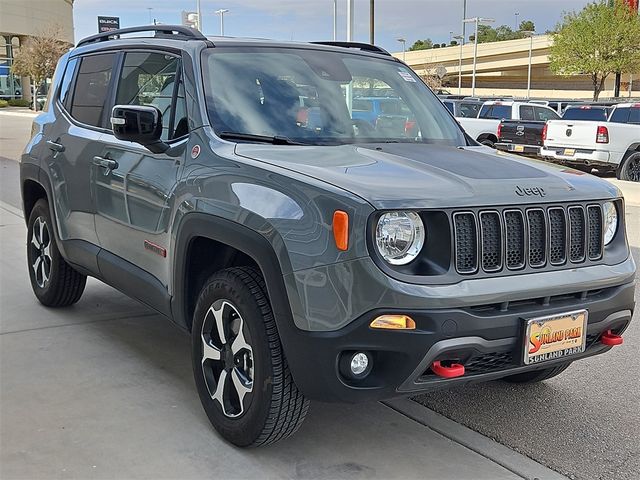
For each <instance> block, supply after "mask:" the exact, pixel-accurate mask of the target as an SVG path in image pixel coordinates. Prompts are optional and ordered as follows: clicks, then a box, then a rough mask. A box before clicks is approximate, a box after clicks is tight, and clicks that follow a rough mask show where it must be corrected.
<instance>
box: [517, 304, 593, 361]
mask: <svg viewBox="0 0 640 480" xmlns="http://www.w3.org/2000/svg"><path fill="white" fill-rule="evenodd" d="M586 333H587V311H586V310H580V311H577V312H570V313H565V314H561V315H553V316H550V317H539V318H532V319H530V320H528V321H527V328H526V336H525V342H526V343H525V352H524V363H525V364H527V365H530V364H533V363H540V362H544V361H547V360H553V359H556V358H560V357H566V356H569V355H574V354H576V353H582V352H584V350H585V347H586V341H585V338H586Z"/></svg>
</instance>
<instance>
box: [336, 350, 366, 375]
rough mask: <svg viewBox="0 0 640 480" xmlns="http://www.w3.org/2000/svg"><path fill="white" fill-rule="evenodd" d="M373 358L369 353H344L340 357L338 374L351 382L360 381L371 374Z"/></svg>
mask: <svg viewBox="0 0 640 480" xmlns="http://www.w3.org/2000/svg"><path fill="white" fill-rule="evenodd" d="M372 367H373V357H372V356H371V354H370V353H369V352H344V353H343V354H342V355H341V356H340V373H341V374H342V375H343V376H344V377H346V378H350V379H352V380H362V379H363V378H365V377H366V376H367V375H369V374H370V373H371V369H372Z"/></svg>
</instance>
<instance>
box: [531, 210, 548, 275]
mask: <svg viewBox="0 0 640 480" xmlns="http://www.w3.org/2000/svg"><path fill="white" fill-rule="evenodd" d="M527 220H528V221H529V265H531V266H532V267H542V266H543V265H544V264H545V257H546V250H547V228H546V224H545V221H544V210H542V209H535V210H529V211H528V212H527Z"/></svg>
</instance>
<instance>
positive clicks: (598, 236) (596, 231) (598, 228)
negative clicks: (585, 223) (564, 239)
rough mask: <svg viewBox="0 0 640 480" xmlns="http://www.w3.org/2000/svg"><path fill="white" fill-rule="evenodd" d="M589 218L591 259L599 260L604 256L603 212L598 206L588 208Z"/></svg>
mask: <svg viewBox="0 0 640 480" xmlns="http://www.w3.org/2000/svg"><path fill="white" fill-rule="evenodd" d="M587 215H588V218H589V258H590V259H591V260H597V259H598V258H600V257H601V256H602V210H601V208H600V206H598V205H590V206H589V207H587Z"/></svg>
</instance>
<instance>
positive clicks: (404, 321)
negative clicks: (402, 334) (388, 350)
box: [369, 315, 416, 330]
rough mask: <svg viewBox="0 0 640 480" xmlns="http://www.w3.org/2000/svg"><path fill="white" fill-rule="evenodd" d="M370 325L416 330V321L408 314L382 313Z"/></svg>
mask: <svg viewBox="0 0 640 480" xmlns="http://www.w3.org/2000/svg"><path fill="white" fill-rule="evenodd" d="M369 326H370V327H371V328H381V329H386V330H415V329H416V322H414V321H413V319H412V318H411V317H408V316H406V315H380V316H379V317H378V318H376V319H375V320H374V321H373V322H371V324H370V325H369Z"/></svg>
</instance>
